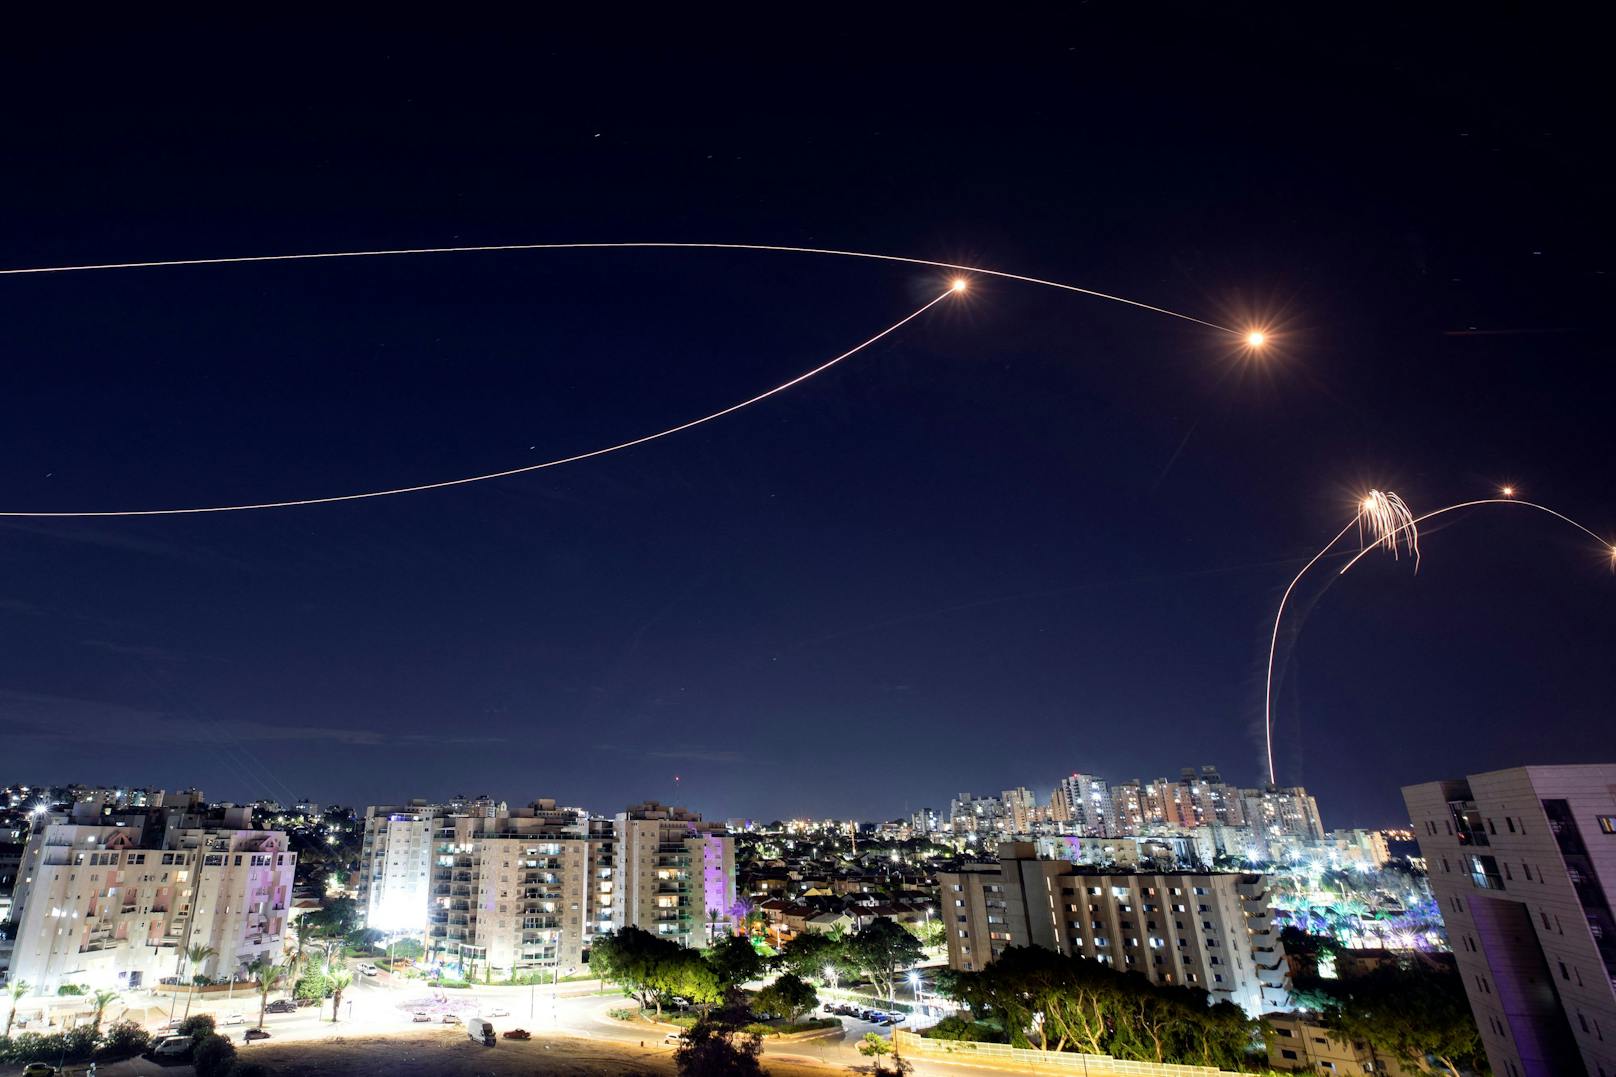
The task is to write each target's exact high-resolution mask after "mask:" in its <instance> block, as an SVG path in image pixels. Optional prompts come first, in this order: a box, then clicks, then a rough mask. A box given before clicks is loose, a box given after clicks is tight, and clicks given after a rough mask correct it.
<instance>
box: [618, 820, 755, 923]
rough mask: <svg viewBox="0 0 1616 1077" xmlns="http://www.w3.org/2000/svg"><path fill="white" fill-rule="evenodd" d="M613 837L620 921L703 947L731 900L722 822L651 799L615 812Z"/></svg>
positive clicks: (731, 863)
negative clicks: (615, 823) (709, 821)
mask: <svg viewBox="0 0 1616 1077" xmlns="http://www.w3.org/2000/svg"><path fill="white" fill-rule="evenodd" d="M615 835H616V853H615V856H614V859H613V861H612V866H613V877H614V879H615V881H616V884H617V895H616V896H617V902H616V906H615V909H614V919H615V921H616V923H617V926H618V927H629V926H632V927H637V928H640V929H641V930H644V931H649V932H651V933H652V934H655V935H659V936H661V937H663V938H668V939H673V940H675V941H677V942H680V943H682V944H684V945H686V946H703V945H706V942H707V939H708V936H709V935H710V934H711V932H712V931H713V930H714V928H716V926H717V925H718V924H719V923H727V922H728V920H729V916H730V909H731V908H732V907H733V906H734V904H735V842H734V839H733V838H731V837H730V836H729V833H728V831H727V830H726V829H725V827H724V826H723V824H721V823H704V822H702V819H701V816H700V815H697V814H696V813H694V812H690V811H687V810H685V809H684V808H674V807H668V806H667V805H664V804H659V803H657V802H656V801H654V800H653V801H647V802H646V803H644V804H636V805H634V806H633V807H630V808H629V809H628V810H626V811H622V812H619V813H618V814H617V825H616V827H615Z"/></svg>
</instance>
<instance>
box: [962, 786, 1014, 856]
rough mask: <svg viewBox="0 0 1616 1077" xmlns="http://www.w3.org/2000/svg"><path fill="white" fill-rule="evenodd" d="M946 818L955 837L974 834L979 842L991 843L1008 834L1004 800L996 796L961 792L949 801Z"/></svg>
mask: <svg viewBox="0 0 1616 1077" xmlns="http://www.w3.org/2000/svg"><path fill="white" fill-rule="evenodd" d="M948 818H949V823H950V826H951V828H952V829H953V831H954V836H955V837H957V838H959V837H970V836H971V835H973V834H974V835H976V837H977V840H978V841H979V842H982V843H985V844H991V843H993V842H996V841H998V840H999V837H1000V836H1001V835H1007V834H1008V824H1007V823H1006V821H1005V809H1004V801H1002V800H1000V799H999V798H998V797H988V796H976V795H975V794H972V793H961V794H960V795H959V796H957V797H955V798H954V799H953V800H951V801H949V804H948Z"/></svg>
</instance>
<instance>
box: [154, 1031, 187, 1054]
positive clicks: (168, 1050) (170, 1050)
mask: <svg viewBox="0 0 1616 1077" xmlns="http://www.w3.org/2000/svg"><path fill="white" fill-rule="evenodd" d="M190 1050H191V1037H190V1036H164V1037H163V1039H162V1042H161V1043H159V1044H158V1045H157V1046H156V1047H153V1048H152V1051H151V1053H152V1056H153V1057H154V1058H179V1057H183V1056H184V1055H186V1054H189V1053H190Z"/></svg>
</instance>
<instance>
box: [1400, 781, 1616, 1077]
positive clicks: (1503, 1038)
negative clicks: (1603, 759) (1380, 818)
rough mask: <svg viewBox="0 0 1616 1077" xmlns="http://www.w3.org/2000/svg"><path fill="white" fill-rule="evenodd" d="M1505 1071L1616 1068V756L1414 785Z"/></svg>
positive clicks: (1431, 855) (1493, 1048)
mask: <svg viewBox="0 0 1616 1077" xmlns="http://www.w3.org/2000/svg"><path fill="white" fill-rule="evenodd" d="M1403 799H1404V801H1405V803H1407V805H1408V811H1409V817H1410V818H1411V819H1412V820H1413V823H1414V835H1415V837H1416V838H1417V839H1418V840H1419V843H1420V852H1421V854H1423V856H1424V857H1425V863H1426V868H1427V870H1428V872H1429V875H1430V880H1431V889H1432V890H1433V891H1434V892H1435V893H1436V896H1437V900H1438V902H1439V903H1440V905H1441V909H1442V918H1443V921H1444V922H1445V923H1446V925H1447V929H1448V941H1449V943H1450V944H1451V945H1452V947H1453V952H1454V954H1455V955H1456V956H1457V958H1458V962H1459V971H1460V973H1461V974H1462V976H1463V978H1464V985H1465V991H1466V993H1467V994H1468V995H1469V997H1470V1008H1471V1010H1472V1011H1473V1012H1474V1013H1475V1016H1476V1024H1477V1026H1478V1027H1479V1028H1480V1030H1481V1039H1482V1043H1483V1044H1484V1045H1485V1046H1486V1049H1487V1059H1488V1062H1489V1063H1490V1064H1491V1066H1492V1071H1493V1073H1494V1074H1497V1075H1498V1077H1540V1075H1542V1077H1548V1075H1550V1074H1553V1075H1556V1077H1558V1075H1564V1074H1588V1075H1589V1077H1593V1075H1596V1074H1597V1075H1598V1077H1613V1075H1616V986H1613V985H1616V919H1613V918H1612V906H1613V905H1616V765H1586V766H1559V767H1516V768H1514V769H1511V770H1497V771H1491V772H1489V773H1486V774H1473V775H1471V776H1470V777H1469V778H1467V779H1464V780H1460V781H1439V782H1428V783H1426V784H1424V785H1411V786H1407V787H1406V788H1404V790H1403Z"/></svg>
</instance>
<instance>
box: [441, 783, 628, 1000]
mask: <svg viewBox="0 0 1616 1077" xmlns="http://www.w3.org/2000/svg"><path fill="white" fill-rule="evenodd" d="M612 855H613V841H612V836H611V831H610V827H609V825H606V824H603V823H602V822H601V821H600V820H591V819H590V818H589V815H588V813H587V812H585V811H583V810H581V809H578V808H563V807H558V806H557V805H556V802H555V801H553V800H536V801H534V802H533V803H532V804H530V805H528V806H527V807H525V808H515V809H507V808H505V807H504V806H503V805H501V806H498V807H497V808H494V809H493V810H490V811H481V810H478V811H475V812H474V813H469V814H446V815H440V816H437V817H436V818H435V825H434V830H433V838H432V855H431V872H430V894H429V896H428V901H429V903H428V905H427V907H426V934H427V951H428V957H429V959H430V960H432V961H435V962H439V963H442V964H445V965H448V966H450V967H452V968H455V969H458V970H459V972H460V974H461V975H462V976H465V977H466V978H468V979H483V980H490V979H501V980H503V979H509V978H512V977H518V978H520V977H529V976H541V977H542V976H560V975H566V974H567V972H568V970H576V969H578V968H579V967H581V966H582V965H583V964H584V961H585V954H586V953H587V951H588V948H589V945H590V943H591V942H592V941H593V940H594V937H595V935H596V934H598V933H599V932H601V931H606V930H610V928H611V926H612V923H613V899H614V893H613V874H612V872H613V869H612Z"/></svg>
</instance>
